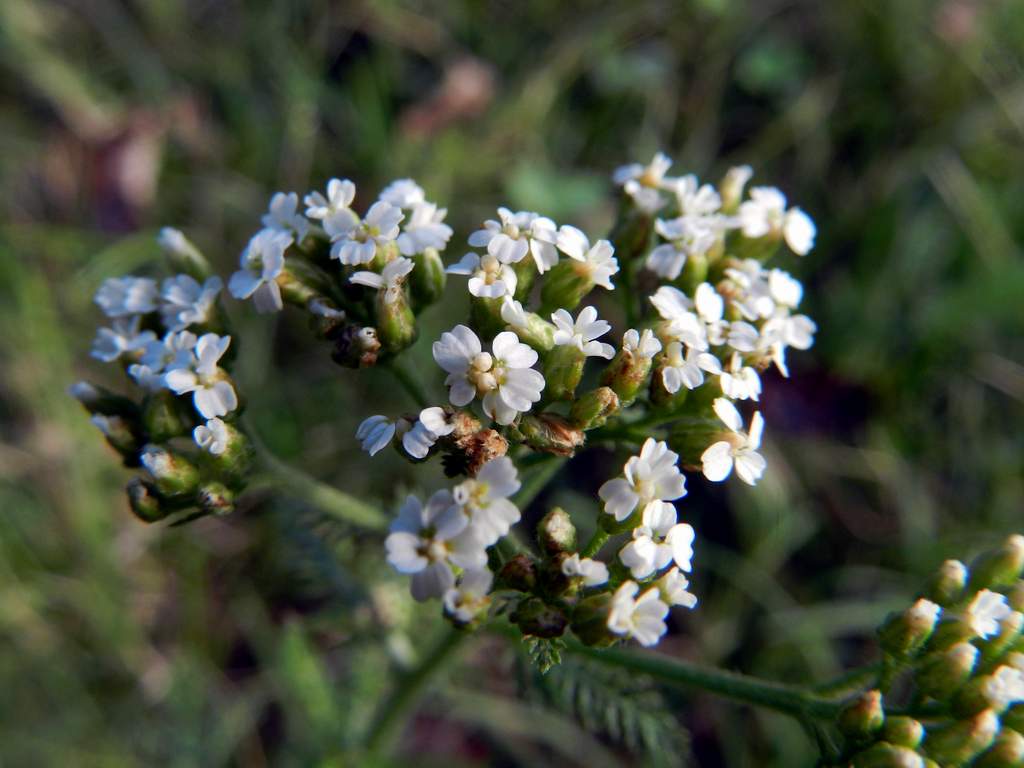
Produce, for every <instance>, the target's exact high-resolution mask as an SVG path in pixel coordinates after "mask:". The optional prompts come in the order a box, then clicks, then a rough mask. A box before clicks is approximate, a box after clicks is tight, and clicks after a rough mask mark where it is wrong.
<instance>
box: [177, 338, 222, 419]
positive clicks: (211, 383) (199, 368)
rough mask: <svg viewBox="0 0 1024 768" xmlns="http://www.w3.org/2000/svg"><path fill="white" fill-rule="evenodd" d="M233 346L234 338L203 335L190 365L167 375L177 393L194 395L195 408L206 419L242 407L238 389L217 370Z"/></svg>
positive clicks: (178, 368)
mask: <svg viewBox="0 0 1024 768" xmlns="http://www.w3.org/2000/svg"><path fill="white" fill-rule="evenodd" d="M230 343H231V337H230V336H218V335H217V334H215V333H206V334H203V335H202V336H200V337H199V341H197V342H196V346H195V349H194V350H193V353H192V355H191V359H190V360H189V361H188V363H187V365H182V367H176V368H174V369H173V370H170V371H168V372H167V373H165V374H164V383H165V384H166V385H167V388H168V389H170V390H172V391H173V392H174V393H175V394H177V395H184V394H187V393H189V392H191V393H192V401H193V403H194V404H195V408H196V410H197V411H199V413H200V415H202V417H203V418H204V419H212V418H213V417H214V416H224V415H226V414H228V413H230V412H231V411H233V410H235V408H237V407H238V397H237V395H235V388H234V387H233V386H231V382H230V381H229V380H227V378H226V376H225V374H224V372H223V371H222V370H221V369H220V368H218V367H217V361H219V360H220V358H221V357H222V356H223V354H224V353H225V352H226V351H227V348H228V345H229V344H230ZM182 362H183V361H182ZM177 364H178V363H177V362H175V365H177Z"/></svg>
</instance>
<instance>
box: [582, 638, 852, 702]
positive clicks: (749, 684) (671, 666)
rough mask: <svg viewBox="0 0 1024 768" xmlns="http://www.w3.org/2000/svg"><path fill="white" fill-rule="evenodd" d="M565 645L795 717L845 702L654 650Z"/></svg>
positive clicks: (664, 679) (683, 685) (618, 664)
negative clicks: (643, 650) (701, 664)
mask: <svg viewBox="0 0 1024 768" xmlns="http://www.w3.org/2000/svg"><path fill="white" fill-rule="evenodd" d="M567 648H568V650H570V651H572V652H573V653H576V654H578V655H580V656H586V657H587V658H589V659H593V660H594V661H596V662H599V663H601V664H607V665H609V666H614V667H619V668H622V669H627V670H630V671H631V672H638V673H641V674H645V675H650V676H651V677H653V678H655V679H656V680H659V681H661V682H663V683H668V684H670V685H676V686H679V687H681V688H691V689H692V688H696V689H699V690H702V691H707V692H708V693H714V694H717V695H719V696H723V697H725V698H728V699H732V700H733V701H740V702H743V703H745V704H752V705H755V706H759V707H766V708H767V709H773V710H775V711H776V712H784V713H786V714H789V715H793V716H795V717H801V718H817V719H822V720H833V719H835V717H836V716H837V715H838V714H839V711H840V710H841V709H842V707H843V704H844V703H845V702H844V701H843V700H841V699H840V700H836V699H829V698H825V697H822V696H818V695H816V694H814V693H812V692H810V691H807V690H805V689H801V688H797V687H794V686H790V685H784V684H782V683H775V682H771V681H768V680H761V679H759V678H756V677H750V676H748V675H742V674H739V673H736V672H727V671H725V670H721V669H711V668H707V667H700V666H697V665H695V664H690V663H688V662H685V661H681V660H679V659H674V658H669V657H668V656H663V655H660V654H655V653H649V652H644V653H638V652H636V651H630V650H624V649H620V648H606V649H597V648H590V647H588V646H585V645H583V644H582V643H580V642H579V641H577V640H567Z"/></svg>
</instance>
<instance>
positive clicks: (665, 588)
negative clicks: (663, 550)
mask: <svg viewBox="0 0 1024 768" xmlns="http://www.w3.org/2000/svg"><path fill="white" fill-rule="evenodd" d="M657 586H658V591H659V592H660V593H661V600H662V602H664V603H665V604H667V605H668V606H670V607H671V606H674V605H681V606H683V607H684V608H693V607H694V606H696V605H697V596H696V595H695V594H693V593H692V592H690V591H689V590H688V587H689V586H690V581H689V579H687V578H686V577H685V576H684V575H683V572H682V571H680V570H679V569H678V568H670V569H669V570H668V571H667V572H666V573H665V575H664V576H662V577H661V578H660V579H658V582H657Z"/></svg>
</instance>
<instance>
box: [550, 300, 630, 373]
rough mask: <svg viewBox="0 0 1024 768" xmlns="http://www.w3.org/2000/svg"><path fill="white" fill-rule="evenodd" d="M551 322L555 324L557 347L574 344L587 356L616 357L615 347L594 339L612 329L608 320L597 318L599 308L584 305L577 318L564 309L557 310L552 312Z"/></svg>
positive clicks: (608, 358) (609, 358)
mask: <svg viewBox="0 0 1024 768" xmlns="http://www.w3.org/2000/svg"><path fill="white" fill-rule="evenodd" d="M551 322H553V323H554V324H555V329H556V330H555V335H554V342H555V346H556V347H561V346H570V345H571V346H574V347H576V349H578V350H579V351H580V352H582V353H583V354H584V355H586V356H587V357H603V358H605V359H606V360H611V359H612V358H613V357H615V347H613V346H612V345H611V344H604V343H602V342H600V341H594V339H596V338H597V337H598V336H604V335H605V334H606V333H608V331H610V330H611V329H612V326H611V324H610V323H609V322H608V321H607V320H598V319H597V309H595V308H594V307H584V308H583V309H581V310H580V313H579V315H577V317H576V320H575V321H574V320H573V319H572V315H570V314H569V313H568V312H567V311H566V310H564V309H558V310H555V311H554V312H553V313H552V314H551Z"/></svg>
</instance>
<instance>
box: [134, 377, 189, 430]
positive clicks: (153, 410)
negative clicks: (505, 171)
mask: <svg viewBox="0 0 1024 768" xmlns="http://www.w3.org/2000/svg"><path fill="white" fill-rule="evenodd" d="M184 403H185V401H183V400H181V399H180V398H178V397H175V395H174V393H173V392H171V391H170V390H166V389H162V390H160V391H159V392H151V393H149V394H148V395H147V396H146V399H145V401H144V402H143V404H142V426H143V429H145V431H146V436H147V437H148V438H149V440H150V441H151V442H154V443H166V442H167V441H168V440H170V439H171V438H172V437H180V436H181V435H184V434H187V433H188V432H190V431H191V430H192V413H191V411H192V409H191V408H188V409H187V410H186V409H185V408H183V404H184Z"/></svg>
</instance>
